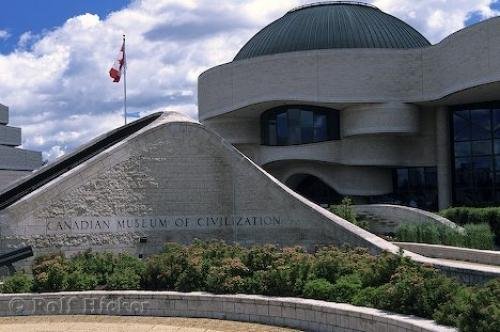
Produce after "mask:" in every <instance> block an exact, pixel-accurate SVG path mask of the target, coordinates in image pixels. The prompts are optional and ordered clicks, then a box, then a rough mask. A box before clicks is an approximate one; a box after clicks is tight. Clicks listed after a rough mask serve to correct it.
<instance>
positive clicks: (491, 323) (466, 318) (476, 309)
mask: <svg viewBox="0 0 500 332" xmlns="http://www.w3.org/2000/svg"><path fill="white" fill-rule="evenodd" d="M458 317H459V319H458V326H459V328H460V331H462V332H497V331H500V279H498V278H497V279H496V280H493V281H491V282H489V283H488V284H487V285H486V286H484V287H478V288H476V289H475V291H474V292H472V295H471V296H470V301H469V305H466V306H465V310H462V312H461V313H460V314H459V315H458Z"/></svg>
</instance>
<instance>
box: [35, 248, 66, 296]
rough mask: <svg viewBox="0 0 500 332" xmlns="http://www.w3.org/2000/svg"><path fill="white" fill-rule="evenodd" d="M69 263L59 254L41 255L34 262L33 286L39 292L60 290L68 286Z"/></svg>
mask: <svg viewBox="0 0 500 332" xmlns="http://www.w3.org/2000/svg"><path fill="white" fill-rule="evenodd" d="M68 271H69V265H68V261H67V260H66V258H65V257H64V256H63V255H62V254H60V253H58V254H50V255H45V256H39V257H37V258H35V260H34V262H33V288H34V290H35V291H38V292H43V291H46V292H58V291H62V290H64V289H65V288H66V285H67V283H66V281H67V280H66V279H67V274H68Z"/></svg>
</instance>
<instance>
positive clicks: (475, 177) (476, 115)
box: [451, 103, 500, 205]
mask: <svg viewBox="0 0 500 332" xmlns="http://www.w3.org/2000/svg"><path fill="white" fill-rule="evenodd" d="M452 114H453V117H452V123H451V126H452V141H453V142H452V146H453V157H452V158H453V159H454V165H455V167H454V172H453V194H454V203H455V204H457V205H478V204H492V203H495V202H496V203H498V202H500V200H499V198H500V197H499V195H498V193H500V178H499V177H500V109H499V107H498V104H495V103H489V104H482V105H466V106H460V107H457V108H455V109H454V110H453V111H452Z"/></svg>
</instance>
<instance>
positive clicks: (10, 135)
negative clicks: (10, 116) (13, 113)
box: [0, 126, 22, 146]
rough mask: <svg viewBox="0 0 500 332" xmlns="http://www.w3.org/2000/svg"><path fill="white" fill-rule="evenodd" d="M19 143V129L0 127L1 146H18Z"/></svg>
mask: <svg viewBox="0 0 500 332" xmlns="http://www.w3.org/2000/svg"><path fill="white" fill-rule="evenodd" d="M21 143H22V142H21V128H16V127H9V126H0V144H1V145H9V146H19V145H21Z"/></svg>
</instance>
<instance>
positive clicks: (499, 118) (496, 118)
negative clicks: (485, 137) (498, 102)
mask: <svg viewBox="0 0 500 332" xmlns="http://www.w3.org/2000/svg"><path fill="white" fill-rule="evenodd" d="M493 130H494V132H495V138H500V109H496V110H493Z"/></svg>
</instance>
